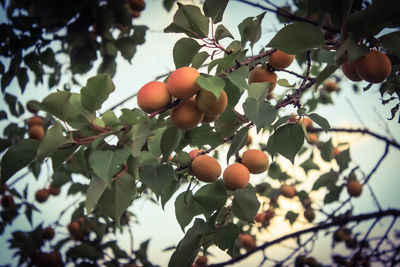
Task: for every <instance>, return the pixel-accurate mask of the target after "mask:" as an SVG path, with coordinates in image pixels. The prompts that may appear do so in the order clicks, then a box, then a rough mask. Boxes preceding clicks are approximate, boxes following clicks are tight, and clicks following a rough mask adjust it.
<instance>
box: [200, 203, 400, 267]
mask: <svg viewBox="0 0 400 267" xmlns="http://www.w3.org/2000/svg"><path fill="white" fill-rule="evenodd" d="M386 216H393V217H395V218H397V217H399V216H400V210H399V209H388V210H385V211H378V212H372V213H366V214H360V215H356V216H339V217H335V218H333V219H332V220H331V221H330V222H328V223H321V224H318V225H316V226H313V227H310V228H307V229H303V230H300V231H296V232H293V233H290V234H287V235H284V236H281V237H279V238H277V239H274V240H272V241H268V242H265V243H264V244H262V245H261V246H258V247H256V248H255V249H253V250H250V251H248V252H247V253H245V254H242V255H240V256H238V257H236V258H233V259H230V260H228V261H225V262H221V263H215V264H210V265H207V266H209V267H220V266H226V265H231V264H234V263H236V262H239V261H241V260H243V259H245V258H247V257H249V256H250V255H252V254H254V253H255V252H257V251H260V250H264V249H266V248H268V247H270V246H272V245H275V244H278V243H280V242H282V241H284V240H286V239H291V238H295V237H298V236H301V235H304V234H307V233H315V232H318V231H321V230H324V229H328V228H330V227H333V226H339V225H345V224H347V223H349V222H361V221H366V220H370V219H373V218H376V219H381V218H383V217H386Z"/></svg>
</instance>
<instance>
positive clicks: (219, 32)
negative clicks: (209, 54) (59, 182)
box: [213, 1, 233, 42]
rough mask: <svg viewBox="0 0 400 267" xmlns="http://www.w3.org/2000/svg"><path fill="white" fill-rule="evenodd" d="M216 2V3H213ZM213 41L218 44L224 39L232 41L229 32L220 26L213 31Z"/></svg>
mask: <svg viewBox="0 0 400 267" xmlns="http://www.w3.org/2000/svg"><path fill="white" fill-rule="evenodd" d="M213 2H218V1H213ZM214 38H215V40H216V41H217V42H218V41H219V40H222V39H224V38H231V39H233V35H232V34H231V33H230V32H229V30H228V29H227V28H226V27H225V26H224V25H222V24H220V25H218V27H217V29H216V30H215V36H214Z"/></svg>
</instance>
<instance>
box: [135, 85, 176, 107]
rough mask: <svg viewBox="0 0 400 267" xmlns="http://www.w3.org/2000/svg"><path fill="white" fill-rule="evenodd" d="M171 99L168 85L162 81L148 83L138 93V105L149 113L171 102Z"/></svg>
mask: <svg viewBox="0 0 400 267" xmlns="http://www.w3.org/2000/svg"><path fill="white" fill-rule="evenodd" d="M171 100H172V97H171V95H170V94H169V92H168V90H167V85H166V84H165V83H163V82H160V81H152V82H149V83H146V84H145V85H143V87H142V88H140V90H139V92H138V94H137V104H138V106H139V107H140V108H141V109H142V110H143V111H144V112H147V113H153V112H155V111H157V110H160V109H162V108H163V107H165V106H166V105H168V104H169V103H171Z"/></svg>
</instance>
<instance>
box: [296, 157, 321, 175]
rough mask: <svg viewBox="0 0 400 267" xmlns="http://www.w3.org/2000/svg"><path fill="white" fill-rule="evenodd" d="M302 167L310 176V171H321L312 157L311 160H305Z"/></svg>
mask: <svg viewBox="0 0 400 267" xmlns="http://www.w3.org/2000/svg"><path fill="white" fill-rule="evenodd" d="M300 167H302V168H303V169H304V171H305V172H306V173H307V174H308V172H309V171H310V170H319V166H318V164H316V163H315V162H314V161H313V159H312V157H310V158H309V159H307V160H305V161H304V162H303V163H302V164H301V165H300Z"/></svg>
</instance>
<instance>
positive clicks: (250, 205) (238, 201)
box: [232, 184, 260, 223]
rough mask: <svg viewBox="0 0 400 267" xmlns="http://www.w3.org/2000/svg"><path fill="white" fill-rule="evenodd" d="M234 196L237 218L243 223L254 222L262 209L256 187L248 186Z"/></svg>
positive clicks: (234, 210) (233, 204)
mask: <svg viewBox="0 0 400 267" xmlns="http://www.w3.org/2000/svg"><path fill="white" fill-rule="evenodd" d="M233 196H234V199H233V203H232V209H233V213H234V214H235V216H236V217H238V218H239V219H241V220H243V221H247V222H250V223H252V222H254V216H255V215H256V214H257V212H258V209H259V207H260V202H258V199H257V195H256V190H255V189H254V187H253V186H252V185H250V184H248V185H247V187H246V188H243V189H238V190H236V191H235V192H234V193H233Z"/></svg>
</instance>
